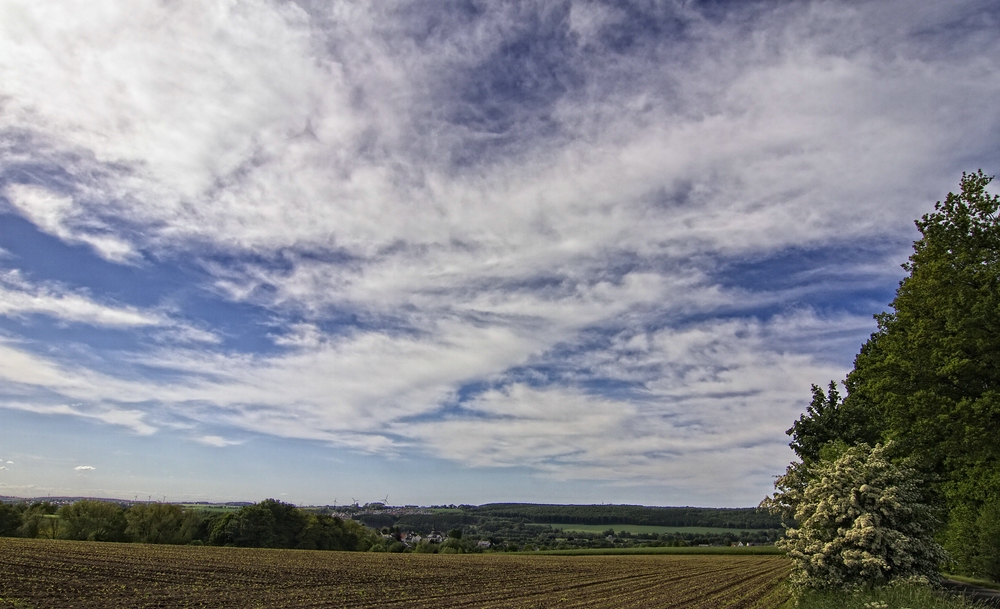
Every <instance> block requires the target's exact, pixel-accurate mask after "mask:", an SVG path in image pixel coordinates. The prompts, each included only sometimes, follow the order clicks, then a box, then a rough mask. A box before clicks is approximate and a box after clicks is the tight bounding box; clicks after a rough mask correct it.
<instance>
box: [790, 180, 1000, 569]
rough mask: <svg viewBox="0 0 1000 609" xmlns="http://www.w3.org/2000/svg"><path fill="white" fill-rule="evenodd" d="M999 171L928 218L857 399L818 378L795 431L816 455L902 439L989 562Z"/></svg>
mask: <svg viewBox="0 0 1000 609" xmlns="http://www.w3.org/2000/svg"><path fill="white" fill-rule="evenodd" d="M991 180H992V178H991V177H989V176H986V175H984V174H983V172H982V171H981V170H980V171H978V172H976V173H972V174H963V175H962V179H961V183H960V191H959V192H958V193H957V194H956V193H949V194H948V196H947V197H946V198H945V200H944V201H943V202H942V201H939V202H938V203H937V204H936V205H935V206H934V211H933V212H931V213H928V214H925V215H924V216H923V217H921V219H919V220H917V221H916V226H917V229H918V230H919V231H920V235H921V236H920V238H919V239H918V240H917V241H915V242H914V244H913V253H912V254H911V255H910V257H909V260H908V261H907V262H906V263H905V264H904V265H903V268H904V269H905V270H906V271H907V272H908V273H909V274H908V276H907V277H906V278H904V279H903V280H902V281H901V282H900V284H899V288H898V289H897V291H896V296H895V298H894V299H893V301H892V302H891V303H890V307H891V310H890V311H886V312H883V313H880V314H878V315H876V316H875V318H876V320H877V323H878V329H877V330H876V332H875V333H873V334H872V335H871V338H870V339H869V340H868V341H867V342H866V343H865V344H864V345H863V346H862V347H861V350H860V352H859V353H858V356H857V357H856V359H855V362H854V369H853V370H852V371H851V372H850V373H849V374H848V376H847V379H846V380H845V383H844V384H845V387H846V389H847V395H846V397H844V398H843V399H841V398H840V395H839V393H838V392H837V390H836V385H835V384H832V383H831V387H830V390H829V392H828V393H827V394H826V395H824V394H823V392H822V391H821V390H820V389H819V388H818V387H815V386H814V387H813V402H812V404H811V405H810V407H809V409H808V410H807V412H806V413H805V414H804V415H803V416H802V417H801V418H800V419H799V420H798V421H796V422H795V423H794V424H793V426H792V428H791V429H789V430H788V433H789V435H791V436H792V442H791V447H792V448H793V449H794V450H795V452H796V454H797V455H798V456H799V458H800V459H802V461H803V463H807V464H808V463H813V462H816V461H817V460H821V459H822V458H823V451H824V448H826V447H836V446H838V445H841V446H855V445H859V444H861V443H868V444H872V443H875V442H884V443H885V442H891V443H892V446H893V447H894V448H893V450H894V455H895V458H897V459H898V458H901V457H902V456H904V455H905V456H906V457H908V458H911V459H912V460H913V463H914V465H915V467H916V468H917V470H919V471H920V472H921V473H922V474H923V475H924V476H925V477H927V478H928V479H929V480H931V481H932V483H933V484H932V488H933V490H934V491H935V492H936V493H937V500H938V502H939V504H940V505H941V506H943V507H945V508H946V509H947V510H948V511H949V512H950V514H949V518H948V528H949V532H947V533H946V534H945V535H944V537H945V538H946V539H948V540H949V542H948V547H949V550H951V551H952V554H953V555H956V556H962V555H964V554H965V552H964V550H963V548H964V549H967V548H968V547H971V545H976V546H977V547H979V550H977V552H978V554H977V556H979V558H977V559H976V560H977V561H978V562H977V564H987V563H990V560H992V559H986V558H983V556H989V555H994V556H1000V546H998V547H996V548H992V549H991V548H989V547H987V548H983V547H981V546H982V543H981V539H982V538H983V536H984V535H985V529H982V527H981V526H980V525H977V524H976V523H983V522H985V521H986V520H984V518H983V517H982V514H984V513H985V512H984V510H987V511H988V510H992V509H993V508H992V507H989V506H991V505H992V504H993V502H994V501H995V500H996V498H997V497H1000V442H997V441H996V438H997V437H998V436H1000V393H998V391H1000V264H998V263H1000V222H998V210H1000V197H998V196H996V195H990V194H989V193H988V192H987V191H986V187H987V185H988V184H989V183H990V181H991ZM987 520H988V519H987ZM983 526H985V525H983ZM959 530H961V531H964V533H962V534H959V533H958V531H959ZM987 537H988V536H987ZM973 538H975V539H973ZM987 545H988V544H987ZM991 553H992V554H991ZM971 564H972V563H971V562H967V564H966V565H965V566H964V567H963V568H964V569H965V570H967V571H969V570H972V567H971V566H970V565H971ZM959 566H960V567H961V566H962V565H959Z"/></svg>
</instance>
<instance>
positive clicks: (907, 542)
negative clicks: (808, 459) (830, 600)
mask: <svg viewBox="0 0 1000 609" xmlns="http://www.w3.org/2000/svg"><path fill="white" fill-rule="evenodd" d="M888 448H889V445H886V446H882V445H876V446H875V448H870V447H868V446H867V445H865V444H861V445H859V446H856V447H852V448H847V449H846V450H845V451H844V452H843V454H842V455H840V456H839V457H837V458H835V459H832V460H826V459H824V460H820V461H819V462H817V463H815V464H814V465H812V466H808V467H807V466H803V465H802V464H793V465H792V466H790V467H789V468H788V472H787V473H786V474H785V476H783V477H781V478H779V479H778V481H777V482H776V483H775V488H776V489H777V492H775V494H774V497H773V498H768V499H766V500H765V501H764V503H763V504H762V506H763V507H766V508H768V509H771V510H772V511H776V512H781V513H783V514H784V515H785V516H786V517H787V516H792V517H794V520H795V521H797V523H798V526H797V528H788V529H787V530H786V537H785V538H784V539H782V540H779V541H778V542H777V543H776V544H775V545H777V546H778V547H781V548H783V549H784V550H785V551H786V552H787V555H788V557H789V558H791V559H792V560H793V561H794V570H793V572H792V575H791V582H792V584H793V586H795V587H796V588H798V589H800V590H802V589H815V590H824V589H849V588H853V587H871V586H878V585H882V584H886V583H889V582H893V581H895V580H906V579H911V578H915V577H916V578H925V579H926V580H927V581H929V582H931V583H936V582H937V581H938V580H939V579H940V575H939V573H938V569H939V567H940V565H941V563H942V562H943V561H944V560H945V559H946V557H947V554H946V553H945V552H944V550H943V549H942V548H941V546H940V545H938V544H937V543H936V542H935V541H934V539H933V533H934V526H935V524H936V521H935V519H934V517H933V514H932V512H931V509H930V507H929V506H928V505H926V504H925V503H924V502H923V497H922V493H921V490H920V488H921V481H920V479H919V478H918V476H917V474H916V472H915V471H914V470H912V469H910V468H907V467H903V466H899V465H896V464H893V463H892V462H891V461H889V459H888V458H887V455H886V452H887V450H888Z"/></svg>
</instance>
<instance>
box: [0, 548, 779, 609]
mask: <svg viewBox="0 0 1000 609" xmlns="http://www.w3.org/2000/svg"><path fill="white" fill-rule="evenodd" d="M0 564H3V575H2V576H0V607H34V608H36V609H41V608H47V607H84V608H87V607H122V608H126V607H127V608H139V607H143V608H152V607H234V608H236V607H240V608H244V607H351V608H362V607H365V608H368V607H400V608H402V607H417V608H420V607H442V608H463V607H477V608H483V609H501V608H509V607H515V608H524V609H528V608H542V607H554V606H558V607H594V608H596V607H609V608H622V609H625V608H640V607H642V608H650V607H706V608H708V607H732V608H734V609H750V608H761V609H764V608H768V607H777V606H778V605H780V604H781V603H782V602H783V601H784V600H785V597H784V596H783V591H782V589H781V587H780V585H779V584H780V582H781V581H782V580H784V578H785V577H786V575H787V574H788V569H789V563H788V561H787V560H785V559H784V558H781V557H776V556H535V555H531V554H485V555H427V554H384V553H348V552H309V551H301V550H298V551H296V550H261V549H242V548H213V547H188V546H154V545H142V544H112V543H89V542H63V541H47V540H34V539H30V540H29V539H0Z"/></svg>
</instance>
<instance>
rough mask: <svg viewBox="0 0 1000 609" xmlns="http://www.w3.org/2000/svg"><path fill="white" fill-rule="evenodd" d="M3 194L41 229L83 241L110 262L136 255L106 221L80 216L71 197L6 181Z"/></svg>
mask: <svg viewBox="0 0 1000 609" xmlns="http://www.w3.org/2000/svg"><path fill="white" fill-rule="evenodd" d="M4 194H5V195H6V197H7V200H8V201H10V202H11V204H13V205H14V207H15V208H17V210H18V211H19V212H20V213H21V214H23V215H24V216H25V217H26V218H27V219H28V220H30V221H31V222H32V223H34V224H35V225H36V226H37V227H38V228H39V229H41V230H42V231H45V232H47V233H50V234H52V235H54V236H56V237H59V238H60V239H63V240H65V241H68V242H71V243H74V242H82V243H86V244H87V245H90V246H91V247H92V248H94V250H96V251H97V253H98V254H100V255H101V256H102V257H104V258H107V259H108V260H111V261H114V262H128V261H130V260H132V259H133V258H135V257H136V255H137V254H136V252H135V251H133V248H132V246H131V244H129V243H128V242H127V241H125V240H124V239H121V238H120V237H118V236H116V235H114V234H113V233H112V231H111V229H110V228H108V227H107V226H106V225H103V224H102V223H98V222H95V221H93V220H83V218H82V217H83V216H84V210H83V209H81V208H80V207H79V206H75V205H74V204H73V199H72V197H68V196H63V195H59V194H57V193H54V192H52V191H50V190H47V189H45V188H42V187H39V186H28V185H24V184H10V185H8V186H7V188H6V190H5V191H4ZM88 225H89V226H88Z"/></svg>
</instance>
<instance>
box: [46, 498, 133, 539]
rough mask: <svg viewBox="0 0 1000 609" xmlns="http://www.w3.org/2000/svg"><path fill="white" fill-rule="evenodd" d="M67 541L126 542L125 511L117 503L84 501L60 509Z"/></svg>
mask: <svg viewBox="0 0 1000 609" xmlns="http://www.w3.org/2000/svg"><path fill="white" fill-rule="evenodd" d="M59 518H60V519H61V520H62V522H63V523H64V531H65V533H64V534H65V536H66V538H67V539H78V540H83V541H126V540H127V536H126V535H125V528H126V527H127V526H128V521H126V520H125V510H123V509H122V507H121V506H120V505H118V504H117V503H108V502H106V501H92V500H90V499H82V500H80V501H77V502H75V503H73V504H71V505H64V506H63V507H61V508H59Z"/></svg>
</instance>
